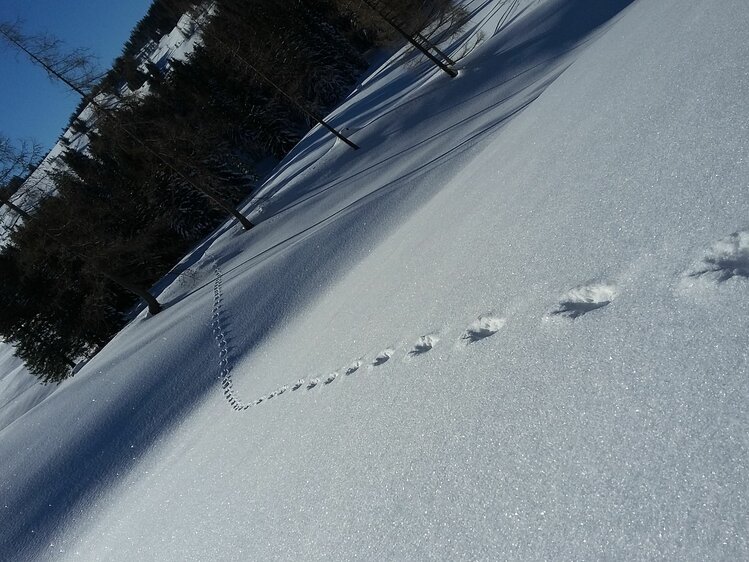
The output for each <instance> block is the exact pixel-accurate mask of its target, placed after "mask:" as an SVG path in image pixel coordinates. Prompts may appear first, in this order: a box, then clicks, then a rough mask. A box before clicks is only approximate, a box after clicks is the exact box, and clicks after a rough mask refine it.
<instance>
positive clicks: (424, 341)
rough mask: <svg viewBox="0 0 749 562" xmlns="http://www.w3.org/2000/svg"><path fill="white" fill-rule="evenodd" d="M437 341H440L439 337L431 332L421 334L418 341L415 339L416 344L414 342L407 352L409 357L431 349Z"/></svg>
mask: <svg viewBox="0 0 749 562" xmlns="http://www.w3.org/2000/svg"><path fill="white" fill-rule="evenodd" d="M438 341H440V339H439V338H438V337H437V336H435V335H432V334H427V335H426V336H421V337H420V338H419V341H417V342H416V344H414V346H413V347H412V348H411V350H410V351H409V352H408V355H410V356H411V357H414V356H416V355H423V354H424V353H427V352H428V351H431V350H432V348H433V347H434V346H435V345H437V342H438Z"/></svg>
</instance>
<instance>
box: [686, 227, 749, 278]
mask: <svg viewBox="0 0 749 562" xmlns="http://www.w3.org/2000/svg"><path fill="white" fill-rule="evenodd" d="M686 276H687V277H704V278H707V279H711V280H714V281H715V282H716V283H724V282H726V281H728V280H729V279H731V278H734V277H736V278H739V279H749V230H741V231H739V232H734V233H733V234H731V235H730V236H727V237H726V238H723V239H722V240H718V241H717V242H716V243H715V244H713V245H712V247H711V248H710V249H709V250H708V251H707V252H706V253H705V255H704V257H703V258H702V260H701V261H700V262H699V263H698V264H697V265H696V266H695V267H693V268H692V269H691V270H690V271H688V272H686Z"/></svg>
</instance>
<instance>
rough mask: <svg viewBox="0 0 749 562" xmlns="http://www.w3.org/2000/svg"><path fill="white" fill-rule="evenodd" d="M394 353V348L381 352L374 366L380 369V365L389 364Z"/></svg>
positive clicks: (375, 359)
mask: <svg viewBox="0 0 749 562" xmlns="http://www.w3.org/2000/svg"><path fill="white" fill-rule="evenodd" d="M394 353H395V350H394V349H393V348H392V347H388V348H387V349H385V350H383V351H381V352H380V353H379V354H378V355H377V357H375V358H374V361H373V362H372V366H373V367H379V366H380V365H383V364H384V363H387V362H388V361H389V360H390V358H391V357H392V356H393V354H394Z"/></svg>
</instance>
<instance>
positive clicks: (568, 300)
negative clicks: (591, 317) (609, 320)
mask: <svg viewBox="0 0 749 562" xmlns="http://www.w3.org/2000/svg"><path fill="white" fill-rule="evenodd" d="M615 298H616V287H615V286H614V285H608V284H605V283H594V284H591V285H581V286H580V287H575V288H574V289H572V290H571V291H569V292H568V293H567V294H566V295H564V297H562V299H561V300H560V301H559V304H558V305H557V306H556V308H554V309H553V310H552V311H551V312H550V313H549V315H550V316H562V317H564V318H569V319H571V320H574V319H575V318H579V317H580V316H583V315H584V314H587V313H588V312H592V311H594V310H597V309H599V308H603V307H604V306H606V305H608V304H611V301H613V300H614V299H615Z"/></svg>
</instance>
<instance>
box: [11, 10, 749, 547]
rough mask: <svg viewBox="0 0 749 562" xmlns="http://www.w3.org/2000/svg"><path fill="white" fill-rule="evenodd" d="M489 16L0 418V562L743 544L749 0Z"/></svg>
mask: <svg viewBox="0 0 749 562" xmlns="http://www.w3.org/2000/svg"><path fill="white" fill-rule="evenodd" d="M502 4H504V7H505V8H507V7H509V6H510V5H513V3H512V2H507V3H502V2H499V1H498V0H495V1H492V0H486V1H484V2H480V1H475V2H472V3H471V4H469V5H468V8H469V9H470V10H473V11H474V18H473V20H472V22H471V23H469V24H468V25H467V26H466V28H465V30H464V35H462V36H460V37H456V38H454V39H451V40H447V41H446V42H445V48H447V49H449V50H450V52H451V53H453V54H455V55H456V56H461V55H463V56H462V58H461V60H460V62H459V64H458V66H459V68H460V75H459V76H458V78H456V79H454V80H450V79H449V78H448V77H446V76H444V75H441V74H440V73H439V72H438V71H435V70H434V69H433V68H431V67H430V66H429V65H427V64H425V63H423V61H421V59H418V58H416V57H414V56H413V55H409V54H404V53H401V54H399V55H398V56H397V57H396V58H397V62H398V64H387V65H385V66H383V67H382V68H381V69H379V70H377V71H376V72H374V73H373V74H372V75H371V76H370V78H369V79H368V80H366V81H364V82H363V83H362V85H361V86H360V87H359V88H358V90H357V91H356V92H354V93H353V94H352V96H351V97H350V98H349V99H348V100H347V101H346V102H345V103H344V104H343V105H342V106H341V107H340V108H339V109H338V110H337V111H336V112H334V113H333V115H331V121H332V122H333V123H334V124H335V125H336V126H339V127H341V128H343V129H345V130H346V131H347V132H348V133H349V134H351V136H352V138H353V140H354V141H355V142H357V143H358V144H360V145H361V146H362V149H361V150H360V151H357V152H354V151H351V150H349V149H348V148H347V147H346V146H345V145H343V144H342V143H339V142H334V141H333V140H331V139H330V137H329V135H327V134H325V133H324V132H323V131H319V130H315V131H313V132H312V133H311V134H310V135H309V136H308V137H307V138H306V139H305V140H304V141H303V142H302V143H301V144H300V145H299V146H298V147H297V148H296V149H295V150H294V152H293V153H292V154H291V155H290V156H289V157H288V158H287V159H286V160H285V161H284V162H283V163H282V165H281V166H280V167H279V168H278V170H277V172H276V173H275V175H274V176H273V177H272V178H271V179H270V181H269V182H268V183H267V184H266V185H265V186H264V188H263V190H262V192H261V193H260V194H259V196H258V197H257V198H256V199H254V200H253V201H252V202H251V203H250V204H249V207H248V210H251V211H252V212H251V218H253V219H254V220H255V221H257V222H258V226H257V227H256V228H255V229H253V230H252V231H250V232H249V233H246V234H243V233H241V232H240V230H239V229H238V228H237V227H236V226H234V225H226V226H225V227H224V228H223V229H222V230H221V231H220V232H218V233H217V234H216V236H214V237H213V238H211V239H209V240H207V241H206V242H205V243H204V244H203V245H201V246H200V247H199V248H197V249H196V251H195V252H194V253H193V254H191V255H190V256H187V257H186V258H185V260H184V262H183V263H182V264H181V265H180V267H179V268H177V270H176V273H179V275H178V276H176V278H175V276H171V277H170V279H169V280H166V281H165V282H164V283H163V284H162V286H161V287H162V288H163V291H162V293H161V295H160V298H161V300H162V301H163V302H166V303H168V305H169V306H168V308H167V310H165V311H164V312H163V313H162V314H159V315H158V316H156V317H154V318H151V319H146V318H145V315H141V316H140V317H138V319H137V320H136V321H134V322H133V323H131V324H130V325H129V326H128V327H127V328H126V329H125V330H123V332H122V333H121V334H120V335H118V337H117V338H115V340H114V341H113V342H112V343H111V344H110V345H108V346H107V347H106V348H105V349H104V350H103V351H102V352H101V353H100V354H99V355H98V356H97V357H95V358H94V359H93V360H92V361H91V362H90V363H89V364H88V365H86V367H85V368H84V369H82V370H81V372H80V373H79V374H78V375H76V377H75V378H74V379H72V380H70V381H69V382H67V383H65V384H63V385H61V386H60V387H59V388H58V389H57V390H56V391H55V392H54V393H53V394H52V395H51V396H50V397H49V398H47V399H46V400H45V401H44V402H43V403H42V404H40V405H38V406H37V407H36V408H34V409H33V410H31V411H30V412H29V413H27V414H26V415H25V416H23V417H22V418H20V419H19V420H17V422H15V423H13V424H11V425H10V426H8V427H6V428H5V430H3V431H2V432H0V485H1V486H2V488H1V489H0V497H1V498H2V502H0V508H1V511H0V513H1V515H0V518H1V519H0V536H2V538H3V543H2V547H0V558H3V559H6V558H7V559H24V558H27V559H28V558H32V557H45V558H60V559H76V560H186V559H200V560H248V559H251V560H276V559H278V560H351V559H365V560H424V559H446V560H508V559H511V560H515V559H570V560H572V559H574V560H583V559H585V560H600V559H624V560H631V559H670V560H701V559H724V560H740V559H747V558H749V545H748V544H747V534H748V531H747V529H749V520H748V517H747V514H748V513H749V501H747V493H748V492H747V491H748V490H749V475H748V474H747V462H748V461H749V442H748V437H747V436H748V435H749V431H748V430H749V423H747V422H749V419H748V418H749V416H748V414H747V396H749V351H748V350H749V345H748V344H749V274H748V273H747V271H749V263H748V261H747V260H748V258H747V237H749V154H748V150H749V113H748V111H747V106H746V100H747V99H749V74H747V71H746V61H747V60H749V42H747V41H746V30H747V29H749V5H747V3H746V2H745V0H716V1H715V2H704V1H703V0H639V1H636V2H634V3H630V2H628V1H624V0H622V1H615V0H610V1H608V2H598V1H595V0H548V1H545V2H538V1H528V2H524V3H520V4H519V5H518V6H517V9H516V10H515V11H514V13H513V14H511V16H510V17H507V18H504V13H505V12H504V10H503V9H501V5H502ZM498 8H500V9H498ZM620 10H621V11H620ZM502 18H504V24H503V25H502V26H499V29H497V27H498V24H499V23H500V21H503V20H502ZM451 41H453V43H452V44H450V42H451ZM391 62H396V61H391ZM180 272H181V273H180ZM176 273H175V275H176ZM170 281H171V282H170ZM334 375H335V376H334ZM227 389H228V391H227ZM245 406H247V407H246V408H245Z"/></svg>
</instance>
